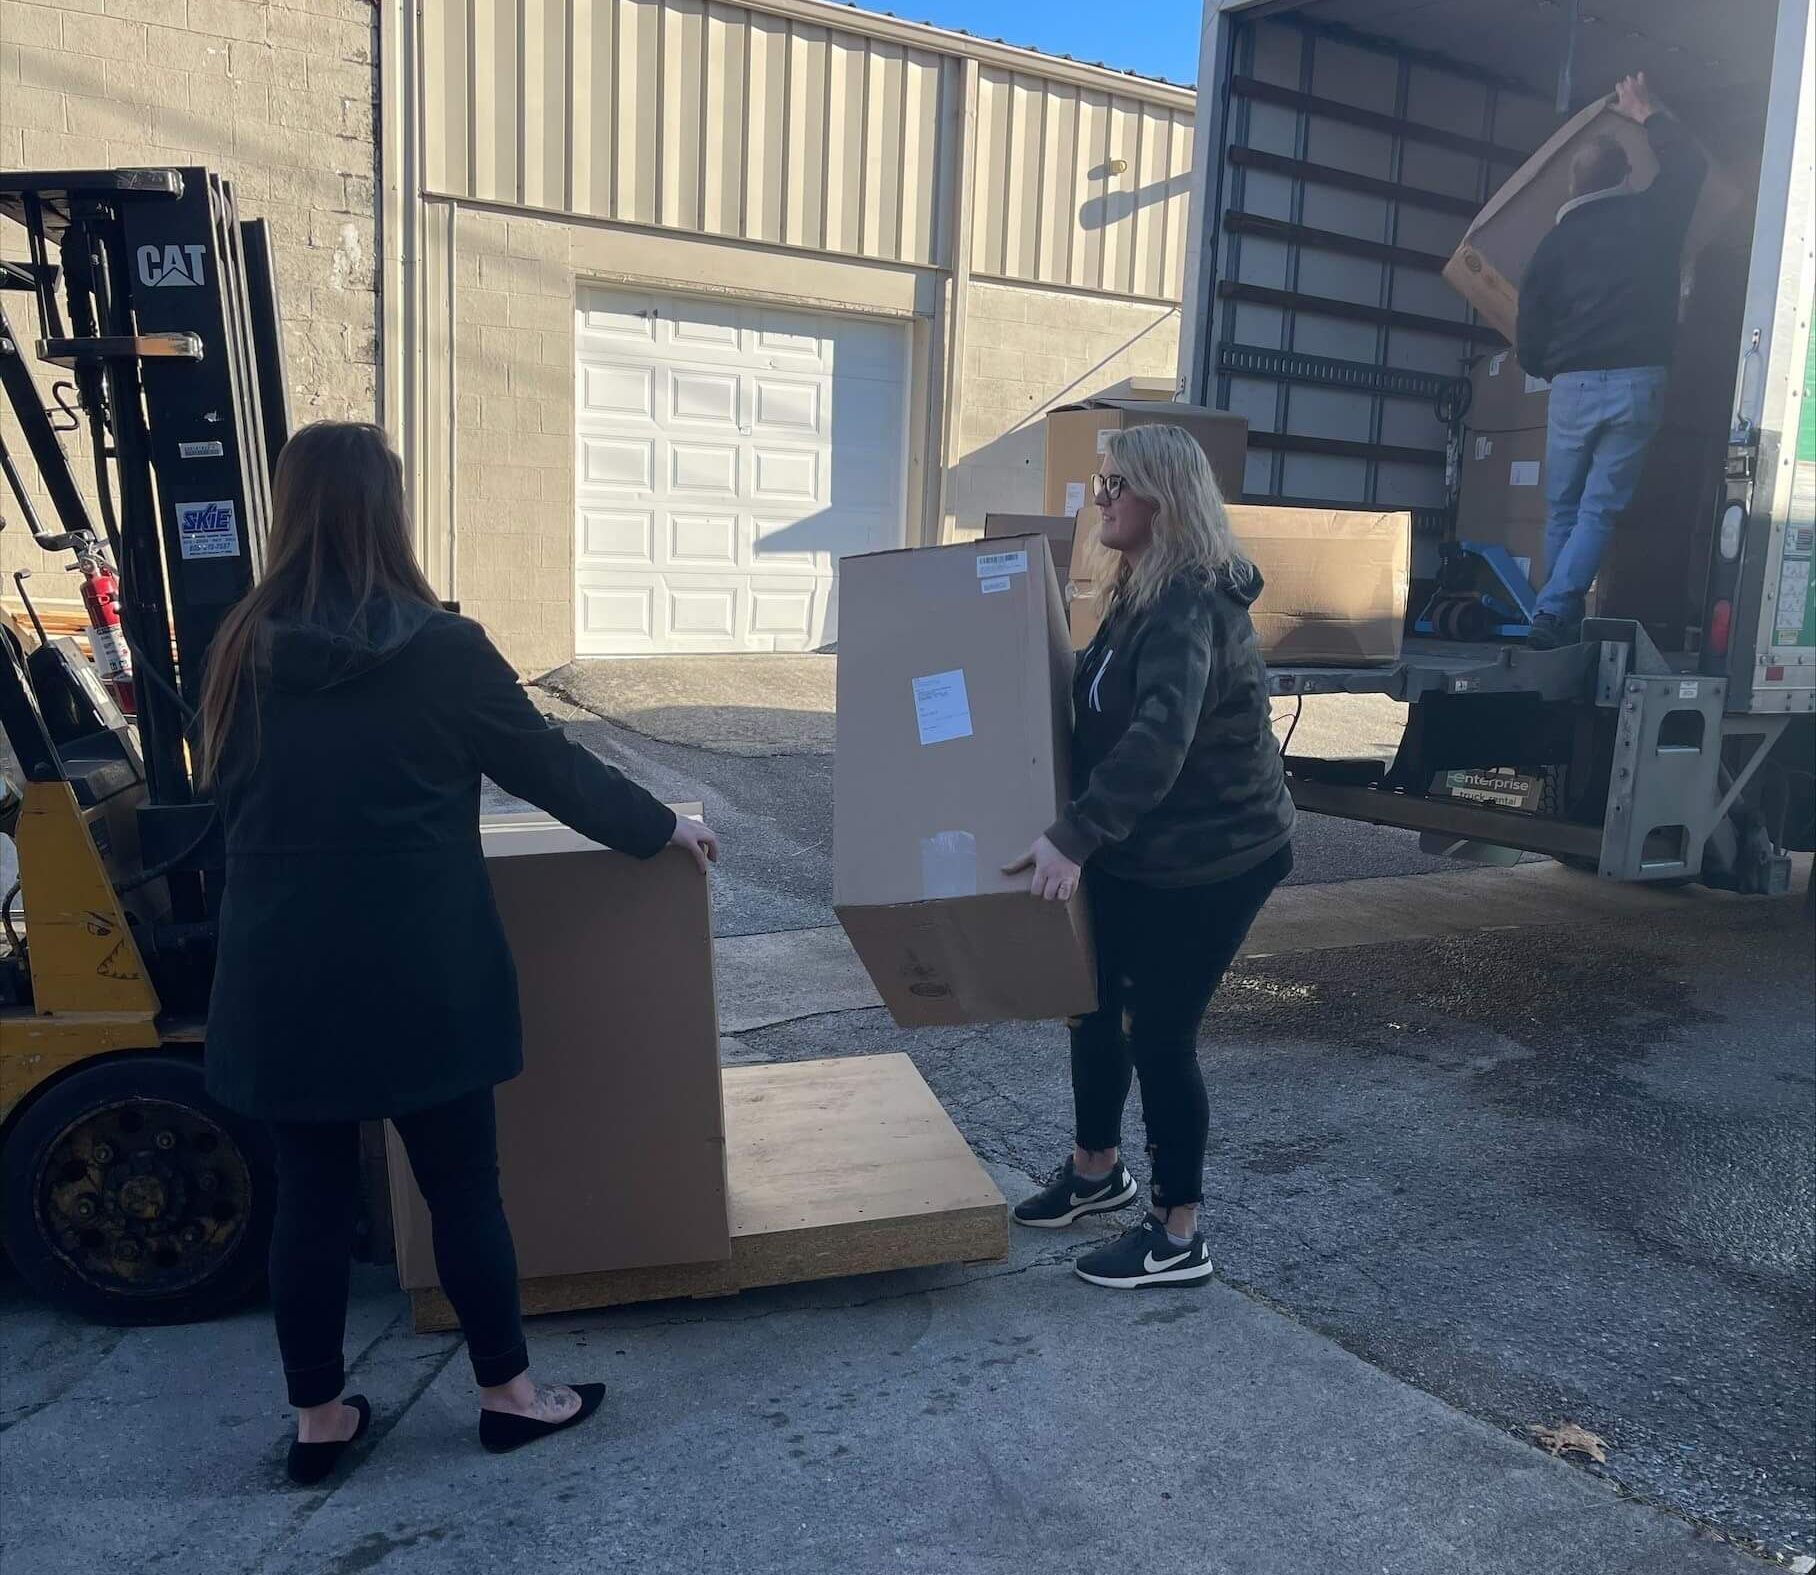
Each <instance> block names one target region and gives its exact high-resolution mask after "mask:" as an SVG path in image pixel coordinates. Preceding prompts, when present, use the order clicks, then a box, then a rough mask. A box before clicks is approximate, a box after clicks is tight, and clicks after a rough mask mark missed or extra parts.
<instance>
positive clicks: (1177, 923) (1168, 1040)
mask: <svg viewBox="0 0 1816 1575" xmlns="http://www.w3.org/2000/svg"><path fill="white" fill-rule="evenodd" d="M1292 868H1293V851H1292V847H1291V845H1290V844H1289V845H1288V846H1286V847H1284V848H1282V849H1281V850H1280V851H1279V852H1278V853H1276V854H1274V855H1273V856H1272V857H1270V858H1269V859H1267V860H1266V861H1265V862H1264V863H1262V864H1259V865H1257V866H1256V867H1255V868H1254V869H1252V870H1249V871H1247V872H1246V873H1244V874H1241V875H1238V876H1236V877H1235V878H1234V879H1233V880H1226V881H1219V882H1217V883H1216V884H1215V885H1211V886H1144V885H1140V884H1138V883H1136V882H1134V881H1127V880H1119V879H1117V878H1116V877H1115V876H1113V875H1105V874H1103V873H1102V872H1100V871H1096V870H1092V869H1089V868H1087V869H1086V871H1085V894H1086V897H1087V898H1088V899H1089V901H1090V905H1091V924H1092V927H1093V929H1094V930H1095V931H1096V938H1097V1010H1096V1011H1094V1012H1092V1013H1091V1014H1090V1015H1089V1016H1088V1017H1080V1018H1078V1019H1076V1020H1075V1021H1074V1023H1073V1024H1072V1104H1073V1110H1074V1113H1075V1115H1076V1118H1077V1123H1078V1125H1077V1132H1076V1141H1077V1143H1078V1146H1079V1147H1080V1148H1084V1149H1105V1148H1118V1147H1120V1146H1121V1144H1122V1110H1123V1106H1124V1105H1126V1104H1127V1103H1128V1099H1129V1083H1130V1080H1131V1078H1132V1077H1135V1076H1139V1077H1140V1078H1141V1107H1142V1111H1143V1114H1144V1115H1145V1117H1146V1120H1147V1128H1148V1153H1149V1155H1150V1156H1151V1158H1152V1160H1153V1172H1154V1179H1153V1184H1152V1187H1151V1189H1150V1197H1151V1198H1152V1201H1153V1204H1154V1207H1155V1208H1157V1209H1172V1208H1183V1207H1185V1206H1186V1205H1187V1204H1191V1203H1197V1202H1198V1201H1200V1199H1201V1198H1202V1197H1203V1195H1204V1145H1205V1139H1206V1137H1207V1136H1208V1135H1209V1132H1210V1125H1211V1111H1210V1101H1209V1100H1208V1099H1207V1098H1206V1096H1205V1091H1204V1073H1203V1072H1202V1071H1201V1070H1200V1069H1199V1066H1198V1025H1199V1023H1200V1021H1202V1019H1203V1017H1204V1010H1205V1008H1206V1007H1207V1006H1209V1005H1210V1003H1211V997H1212V995H1214V994H1215V993H1216V990H1217V986H1218V985H1219V984H1220V983H1222V981H1223V975H1224V972H1225V970H1227V969H1228V967H1229V965H1230V964H1231V963H1232V962H1233V961H1234V960H1235V957H1236V953H1237V951H1238V950H1239V949H1240V948H1241V946H1242V942H1243V939H1244V937H1245V936H1247V934H1248V932H1249V926H1250V925H1251V924H1253V923H1254V922H1255V916H1256V915H1257V914H1258V913H1260V912H1261V908H1262V905H1263V904H1264V903H1265V902H1266V901H1267V899H1268V896H1269V894H1270V893H1271V892H1272V891H1273V889H1274V888H1275V887H1276V886H1278V885H1279V884H1280V882H1281V881H1283V880H1285V879H1286V877H1287V876H1288V875H1289V874H1291V873H1292Z"/></svg>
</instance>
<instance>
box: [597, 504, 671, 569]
mask: <svg viewBox="0 0 1816 1575" xmlns="http://www.w3.org/2000/svg"><path fill="white" fill-rule="evenodd" d="M580 560H581V564H582V566H585V565H586V564H588V563H597V562H600V561H604V562H608V563H635V564H643V565H653V564H654V563H655V560H656V517H655V515H654V514H652V513H651V512H650V511H649V510H647V509H645V510H642V511H637V510H632V509H600V508H587V507H585V506H584V505H583V506H582V507H581V510H580Z"/></svg>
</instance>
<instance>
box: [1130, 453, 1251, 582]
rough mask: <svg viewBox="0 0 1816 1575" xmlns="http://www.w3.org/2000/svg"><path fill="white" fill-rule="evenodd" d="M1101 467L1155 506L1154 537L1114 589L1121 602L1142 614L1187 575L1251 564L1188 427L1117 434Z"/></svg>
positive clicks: (1214, 478)
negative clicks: (1171, 584) (1177, 578)
mask: <svg viewBox="0 0 1816 1575" xmlns="http://www.w3.org/2000/svg"><path fill="white" fill-rule="evenodd" d="M1098 468H1099V469H1100V470H1101V471H1102V473H1103V474H1104V475H1106V476H1110V475H1116V476H1121V477H1122V479H1123V484H1124V486H1125V487H1126V488H1127V490H1128V491H1130V492H1132V493H1134V494H1135V496H1136V497H1138V498H1140V499H1142V500H1143V501H1144V502H1147V503H1152V504H1153V505H1154V536H1153V540H1152V541H1151V543H1150V544H1149V546H1148V549H1147V551H1146V552H1144V553H1142V554H1141V557H1140V560H1139V561H1138V562H1131V561H1130V560H1129V559H1128V558H1126V557H1124V558H1122V562H1121V563H1120V565H1119V566H1118V567H1117V570H1116V577H1115V579H1114V581H1113V582H1112V584H1111V591H1110V594H1111V598H1112V600H1113V601H1115V602H1117V603H1121V604H1127V605H1128V606H1129V607H1131V608H1133V609H1134V610H1135V611H1136V612H1140V611H1142V610H1144V609H1145V608H1147V607H1149V606H1151V605H1152V604H1153V602H1154V600H1155V598H1156V597H1158V596H1159V595H1160V593H1161V591H1162V590H1163V589H1164V588H1165V587H1166V585H1167V583H1168V581H1170V580H1172V579H1173V578H1174V577H1175V576H1176V575H1178V574H1180V573H1182V572H1185V571H1188V570H1193V569H1197V570H1201V571H1203V572H1204V573H1205V574H1206V575H1209V576H1215V575H1216V574H1218V573H1219V572H1220V571H1221V570H1224V569H1229V568H1232V567H1237V568H1241V569H1246V568H1247V567H1248V560H1247V559H1246V558H1245V557H1243V555H1242V551H1241V549H1240V548H1238V547H1237V545H1236V538H1235V537H1234V536H1233V535H1232V534H1231V532H1230V517H1229V513H1228V511H1227V510H1226V509H1225V508H1224V506H1223V494H1222V493H1221V492H1219V491H1218V490H1217V478H1216V476H1214V475H1213V474H1212V473H1211V462H1210V461H1209V460H1208V459H1206V458H1205V454H1204V450H1203V449H1202V448H1200V447H1199V445H1198V440H1197V439H1196V438H1195V437H1193V436H1192V435H1191V433H1189V432H1187V431H1185V430H1184V428H1182V427H1169V426H1162V425H1160V424H1158V423H1153V422H1150V423H1145V424H1143V425H1141V426H1137V427H1127V428H1124V429H1123V430H1122V431H1120V432H1111V433H1109V434H1107V436H1106V439H1105V443H1104V451H1103V461H1102V463H1101V465H1100V466H1099V467H1098ZM1119 556H1120V554H1119Z"/></svg>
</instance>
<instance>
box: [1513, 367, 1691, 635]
mask: <svg viewBox="0 0 1816 1575" xmlns="http://www.w3.org/2000/svg"><path fill="white" fill-rule="evenodd" d="M1664 405H1665V369H1664V368H1663V367H1662V366H1629V367H1618V368H1615V369H1613V370H1611V371H1604V372H1561V373H1559V374H1558V375H1557V376H1556V377H1554V378H1553V379H1552V380H1551V404H1550V414H1549V417H1548V430H1547V432H1546V434H1545V562H1546V564H1547V565H1548V574H1549V578H1548V579H1547V580H1546V581H1545V588H1544V590H1542V591H1541V592H1539V604H1538V610H1539V611H1540V612H1541V613H1549V614H1550V615H1551V616H1552V617H1554V618H1556V619H1558V620H1560V621H1561V622H1564V623H1575V622H1577V621H1578V620H1580V619H1581V618H1582V616H1583V598H1584V597H1585V596H1586V595H1588V593H1589V586H1590V584H1591V583H1592V582H1593V581H1594V579H1595V571H1596V570H1597V569H1599V568H1600V567H1601V563H1602V553H1603V552H1604V551H1605V550H1606V548H1607V545H1608V535H1609V532H1610V531H1612V530H1613V529H1614V522H1615V521H1616V520H1617V519H1619V518H1620V516H1621V513H1622V511H1623V510H1625V508H1626V507H1627V505H1628V504H1629V503H1631V502H1632V501H1633V492H1634V488H1636V487H1637V486H1638V485H1639V475H1640V468H1641V466H1642V465H1643V464H1644V463H1645V458H1646V445H1647V444H1649V443H1650V442H1651V441H1652V438H1653V434H1654V433H1656V432H1657V431H1658V427H1659V422H1660V421H1661V420H1662V419H1663V416H1664Z"/></svg>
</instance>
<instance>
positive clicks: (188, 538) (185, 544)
mask: <svg viewBox="0 0 1816 1575" xmlns="http://www.w3.org/2000/svg"><path fill="white" fill-rule="evenodd" d="M177 539H178V540H179V541H180V542H181V543H182V551H183V556H184V557H185V558H237V557H238V556H239V555H240V528H239V523H238V522H237V521H236V520H235V519H234V516H233V500H232V499H231V498H222V499H220V500H219V501H218V502H214V503H179V504H178V505H177Z"/></svg>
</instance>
